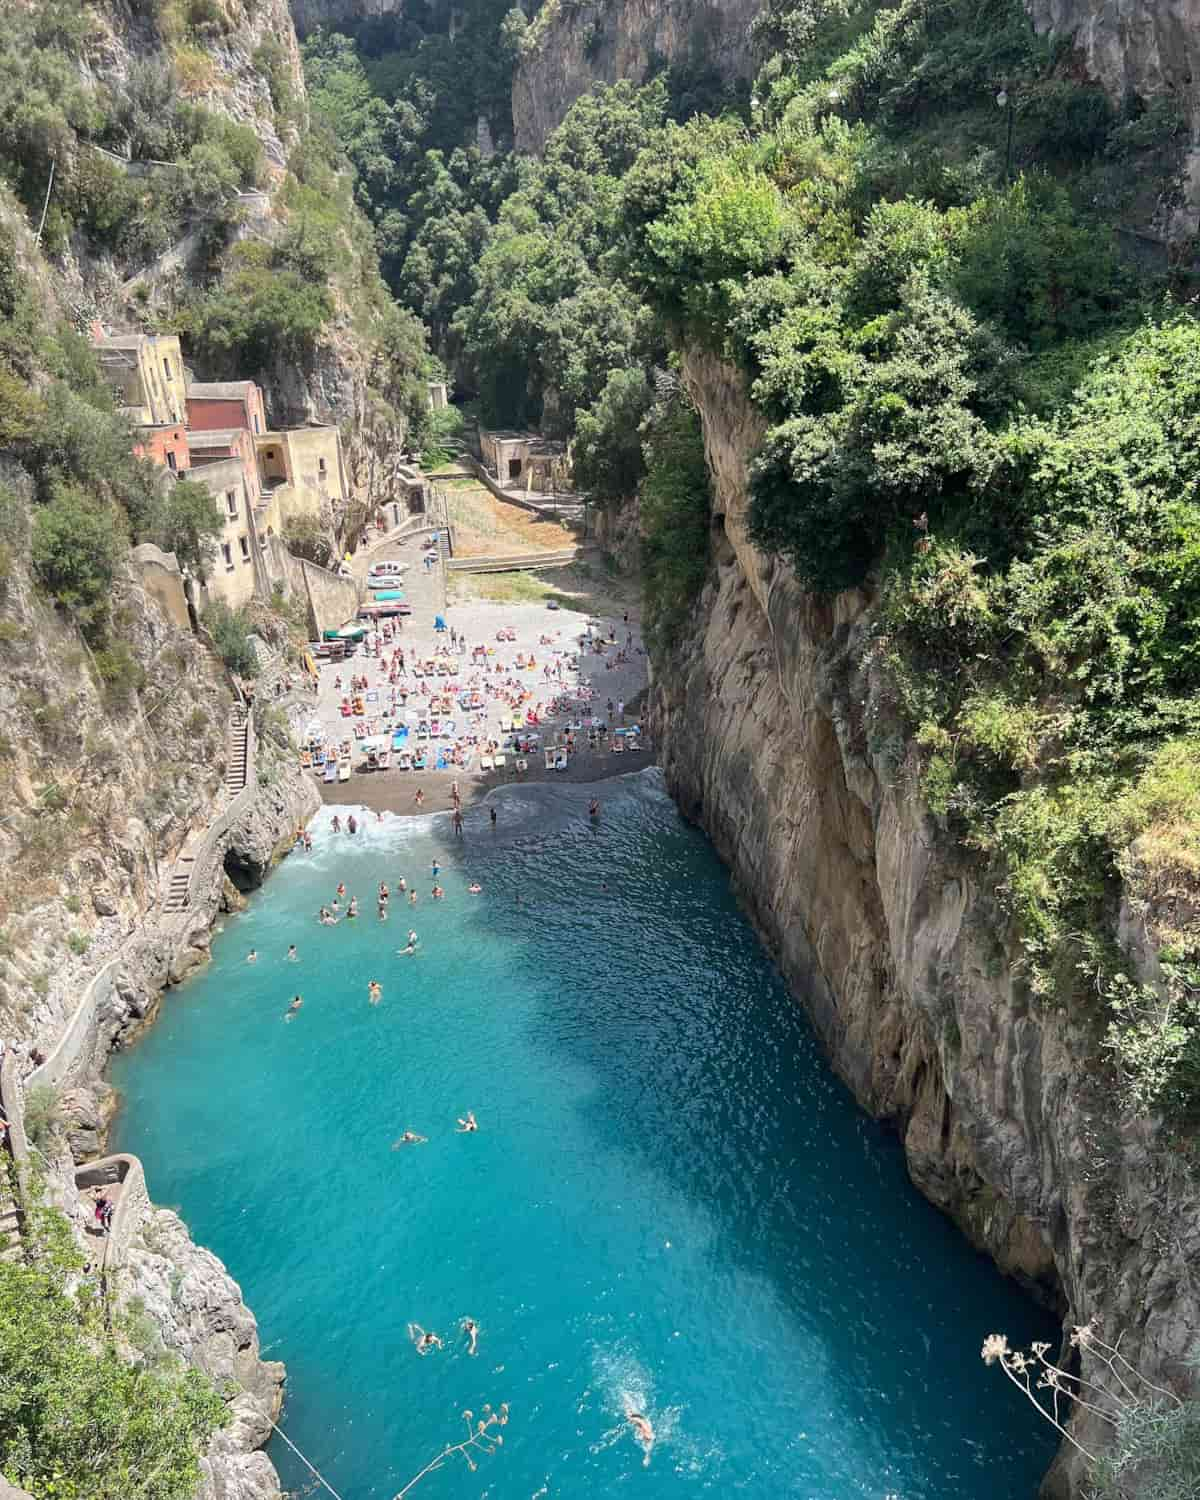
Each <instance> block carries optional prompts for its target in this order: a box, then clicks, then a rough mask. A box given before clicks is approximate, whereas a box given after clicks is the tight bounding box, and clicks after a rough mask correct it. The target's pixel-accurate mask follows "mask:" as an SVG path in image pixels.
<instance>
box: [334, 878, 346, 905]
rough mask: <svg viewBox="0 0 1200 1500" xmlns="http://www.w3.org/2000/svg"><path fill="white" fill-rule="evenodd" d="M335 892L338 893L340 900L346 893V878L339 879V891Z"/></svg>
mask: <svg viewBox="0 0 1200 1500" xmlns="http://www.w3.org/2000/svg"><path fill="white" fill-rule="evenodd" d="M335 894H336V896H337V898H338V900H339V901H340V900H341V899H342V897H343V896H344V895H345V894H346V883H345V881H344V880H339V881H338V888H337V891H336V892H335Z"/></svg>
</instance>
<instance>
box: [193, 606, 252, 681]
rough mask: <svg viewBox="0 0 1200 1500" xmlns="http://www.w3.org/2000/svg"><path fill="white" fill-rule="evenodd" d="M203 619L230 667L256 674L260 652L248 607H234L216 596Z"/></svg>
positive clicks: (242, 675)
mask: <svg viewBox="0 0 1200 1500" xmlns="http://www.w3.org/2000/svg"><path fill="white" fill-rule="evenodd" d="M201 619H202V623H203V625H204V628H205V629H206V630H207V631H208V633H209V634H210V635H211V636H212V638H213V644H214V645H215V646H216V648H217V655H218V656H219V657H220V658H221V660H222V661H223V662H224V663H225V665H226V666H227V667H228V668H229V669H230V671H231V672H236V673H237V674H238V676H239V677H256V676H257V675H258V654H257V652H256V651H255V649H254V646H253V644H252V643H251V641H250V635H251V621H250V618H249V616H248V615H247V614H246V612H245V610H241V609H230V607H229V605H228V604H226V603H225V601H224V600H223V599H214V600H213V602H212V603H211V604H210V605H209V606H208V608H207V609H206V610H205V611H204V614H203V616H202V617H201Z"/></svg>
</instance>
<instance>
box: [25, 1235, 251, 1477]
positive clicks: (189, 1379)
mask: <svg viewBox="0 0 1200 1500" xmlns="http://www.w3.org/2000/svg"><path fill="white" fill-rule="evenodd" d="M32 1219H33V1225H32V1229H31V1232H30V1236H29V1238H30V1249H31V1258H30V1262H29V1263H28V1264H26V1263H25V1262H22V1261H16V1262H13V1261H3V1262H0V1471H2V1472H3V1473H4V1475H5V1477H7V1478H8V1479H10V1480H11V1481H13V1482H14V1483H15V1484H19V1485H20V1486H22V1487H23V1488H24V1489H26V1490H28V1491H29V1492H30V1493H31V1494H32V1495H33V1496H34V1497H35V1500H59V1497H62V1496H68V1495H69V1496H70V1497H71V1500H189V1497H191V1496H192V1495H194V1494H195V1493H196V1489H197V1486H198V1485H199V1483H200V1479H201V1473H200V1465H199V1461H198V1460H199V1454H200V1452H201V1449H202V1447H203V1445H204V1443H205V1442H206V1441H207V1439H208V1437H209V1435H210V1434H211V1433H212V1432H213V1431H214V1430H215V1429H216V1428H218V1427H220V1426H223V1425H224V1423H225V1421H226V1413H225V1407H224V1403H223V1402H222V1401H221V1398H220V1397H219V1396H218V1395H217V1393H216V1392H215V1391H214V1390H213V1388H212V1386H211V1385H210V1384H209V1383H208V1382H207V1381H206V1380H205V1379H204V1378H203V1377H202V1376H201V1375H200V1374H199V1373H198V1372H197V1371H195V1370H190V1369H184V1368H183V1367H182V1365H181V1363H180V1362H179V1361H177V1360H176V1361H170V1362H166V1363H162V1364H158V1365H156V1366H154V1367H153V1368H152V1367H150V1366H149V1365H147V1364H133V1363H128V1362H126V1360H125V1359H123V1358H122V1357H121V1355H120V1354H119V1353H118V1352H117V1348H116V1346H115V1343H114V1341H113V1338H112V1336H111V1335H110V1334H109V1333H108V1332H107V1331H106V1328H105V1320H104V1315H103V1310H102V1308H101V1306H100V1304H99V1302H98V1300H97V1299H96V1297H95V1295H94V1293H93V1291H92V1288H91V1285H90V1283H89V1282H88V1281H87V1280H85V1281H84V1282H83V1284H82V1285H80V1286H77V1287H76V1289H74V1290H69V1289H68V1288H70V1287H72V1286H74V1285H75V1283H76V1282H77V1280H78V1272H79V1270H80V1267H81V1265H82V1257H81V1256H79V1255H78V1253H77V1252H76V1251H75V1249H74V1246H73V1244H72V1242H71V1238H70V1233H69V1230H68V1228H67V1225H66V1221H65V1220H64V1219H62V1217H61V1216H60V1215H58V1214H57V1213H52V1212H50V1211H49V1210H46V1209H41V1208H39V1209H35V1210H34V1213H33V1215H32ZM118 1325H120V1320H118Z"/></svg>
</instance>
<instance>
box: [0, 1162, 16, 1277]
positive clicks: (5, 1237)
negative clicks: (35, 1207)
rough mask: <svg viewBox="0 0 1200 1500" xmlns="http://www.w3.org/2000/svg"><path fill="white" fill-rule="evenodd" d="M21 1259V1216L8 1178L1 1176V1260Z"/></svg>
mask: <svg viewBox="0 0 1200 1500" xmlns="http://www.w3.org/2000/svg"><path fill="white" fill-rule="evenodd" d="M20 1259H21V1218H20V1215H19V1214H18V1213H17V1205H16V1202H15V1200H14V1198H13V1196H12V1193H11V1192H10V1190H9V1187H8V1182H7V1179H6V1178H0V1261H4V1260H7V1261H14V1260H20Z"/></svg>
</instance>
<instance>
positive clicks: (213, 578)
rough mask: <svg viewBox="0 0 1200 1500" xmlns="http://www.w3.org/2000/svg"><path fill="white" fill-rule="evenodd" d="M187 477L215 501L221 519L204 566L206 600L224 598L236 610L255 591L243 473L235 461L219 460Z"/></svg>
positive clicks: (252, 595) (250, 521)
mask: <svg viewBox="0 0 1200 1500" xmlns="http://www.w3.org/2000/svg"><path fill="white" fill-rule="evenodd" d="M188 478H189V479H194V480H196V481H197V483H199V484H202V485H204V487H205V488H206V489H207V490H208V491H209V493H210V494H211V495H212V497H213V499H214V500H215V501H216V503H217V513H218V515H219V516H220V517H221V534H220V536H218V538H217V552H216V556H215V557H214V558H213V559H212V561H211V562H210V563H209V566H208V578H207V580H206V582H205V590H206V592H207V594H208V597H209V598H210V599H224V601H225V603H226V604H228V605H229V607H230V608H231V609H239V608H240V607H241V606H242V605H243V604H248V603H249V602H250V600H251V599H253V598H254V590H255V576H254V552H255V543H254V527H253V518H252V515H251V512H250V507H249V497H248V496H247V494H246V476H245V471H244V470H243V468H242V464H241V461H240V460H239V459H223V460H222V461H221V462H220V463H215V464H204V465H203V466H202V467H201V468H197V469H193V470H192V471H191V473H190V474H189V475H188ZM231 495H232V496H233V502H232V506H233V509H232V513H231V511H230V500H229V497H230V496H231ZM243 541H244V542H245V546H243V545H242V543H243ZM226 549H228V550H226Z"/></svg>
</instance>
